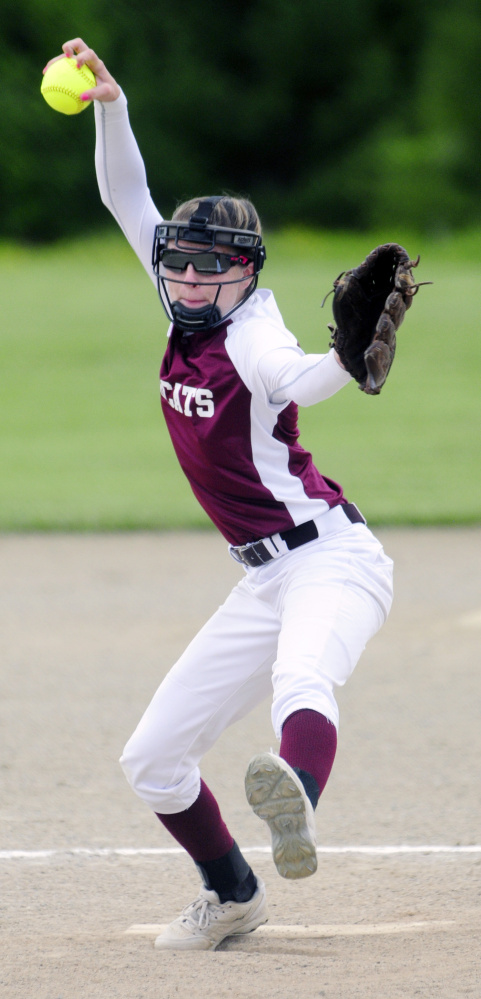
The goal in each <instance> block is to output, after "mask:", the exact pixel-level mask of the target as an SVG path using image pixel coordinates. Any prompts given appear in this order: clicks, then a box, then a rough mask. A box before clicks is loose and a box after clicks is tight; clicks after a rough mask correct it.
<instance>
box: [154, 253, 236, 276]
mask: <svg viewBox="0 0 481 999" xmlns="http://www.w3.org/2000/svg"><path fill="white" fill-rule="evenodd" d="M159 260H160V262H161V263H162V264H163V265H164V267H166V268H167V270H169V271H177V272H178V273H179V274H180V273H181V272H182V271H185V270H186V268H187V267H188V266H189V264H192V266H193V268H194V270H195V271H197V273H198V274H226V273H227V271H228V270H230V268H231V267H235V266H236V264H239V265H240V266H241V267H246V266H247V264H249V263H250V262H251V261H250V257H246V256H244V254H238V255H237V256H231V254H230V253H216V252H215V251H214V250H212V251H211V252H210V253H202V252H200V253H184V251H183V250H169V249H165V250H161V251H160V253H159Z"/></svg>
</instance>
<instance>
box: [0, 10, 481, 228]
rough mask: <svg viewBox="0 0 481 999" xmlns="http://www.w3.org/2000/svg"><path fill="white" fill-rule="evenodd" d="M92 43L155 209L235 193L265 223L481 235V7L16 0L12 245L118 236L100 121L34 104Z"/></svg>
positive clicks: (3, 48)
mask: <svg viewBox="0 0 481 999" xmlns="http://www.w3.org/2000/svg"><path fill="white" fill-rule="evenodd" d="M75 35H81V36H82V37H83V38H84V39H85V40H86V41H87V42H88V43H89V44H90V45H92V47H93V48H95V49H96V50H97V52H98V53H99V54H100V55H101V57H102V58H103V59H104V60H105V62H106V63H107V65H108V66H109V68H110V69H111V71H112V73H113V74H114V76H116V77H117V79H118V80H119V82H120V83H121V85H122V86H123V88H124V90H125V92H126V94H127V96H128V98H129V106H130V116H131V120H132V124H133V127H134V130H135V133H136V136H137V139H138V142H139V145H140V148H141V151H142V154H143V156H144V159H145V162H146V166H147V172H148V177H149V182H150V186H151V190H152V194H153V197H154V200H155V201H156V203H157V204H158V206H159V208H160V209H161V211H163V212H164V214H166V215H169V214H170V213H171V212H172V211H173V208H174V205H175V204H176V202H177V201H179V200H183V199H184V198H187V197H191V196H194V195H196V194H199V193H204V194H205V193H216V192H220V191H228V192H232V193H238V194H245V195H247V196H250V197H252V199H253V200H254V201H255V203H256V205H257V207H258V209H259V211H260V214H261V216H262V218H263V221H264V223H265V225H267V226H268V227H269V228H271V229H273V228H276V227H279V226H284V225H286V224H289V225H290V224H302V225H309V226H322V227H327V228H331V229H332V228H334V229H335V228H347V229H359V230H367V229H370V228H375V227H379V226H380V225H383V226H395V225H396V224H402V225H403V226H408V227H410V228H412V229H413V230H419V231H422V232H425V233H429V234H432V235H436V234H437V233H440V234H444V233H446V232H451V231H452V230H453V229H456V228H462V227H465V226H467V225H477V224H479V223H480V222H481V170H480V165H479V164H480V160H481V130H480V126H479V119H480V93H481V4H480V2H479V0H431V2H430V3H429V4H427V3H426V4H420V3H419V2H417V0H390V2H389V3H386V0H362V2H361V0H339V2H338V3H337V4H328V3H324V2H322V0H301V2H299V0H297V2H296V0H228V2H227V3H219V2H218V0H203V2H202V3H194V2H189V0H187V2H186V3H184V4H176V3H172V2H171V0H168V2H167V0H157V2H155V0H137V2H135V3H127V2H117V3H114V4H112V3H107V2H106V0H83V3H82V4H81V7H80V10H79V13H78V15H77V16H75V17H74V16H73V15H72V14H71V13H70V11H69V10H68V9H67V6H66V5H65V4H64V2H63V0H18V2H17V3H16V4H14V3H11V0H6V3H5V4H4V5H3V7H2V32H1V38H0V66H1V69H2V81H3V101H2V113H1V134H2V156H1V162H0V235H1V236H2V237H3V238H5V237H7V238H14V239H22V240H37V241H50V240H54V239H57V238H59V237H62V236H73V235H76V234H81V233H83V232H86V231H88V230H92V229H93V228H95V229H99V228H100V227H101V226H106V225H109V224H110V221H109V218H108V216H107V213H102V209H101V207H100V204H99V197H98V193H97V187H96V182H95V174H94V166H93V133H94V126H93V115H92V109H91V108H90V109H87V111H85V112H84V113H83V114H81V115H79V116H74V117H73V118H68V117H65V116H63V115H59V114H56V113H55V112H53V111H52V110H51V109H50V108H49V107H48V106H47V105H46V104H45V102H44V101H43V100H42V98H41V96H40V83H41V71H42V67H43V66H44V65H45V62H46V61H47V60H48V59H49V58H51V57H52V56H53V55H56V54H57V53H58V52H59V51H60V46H61V44H62V42H63V41H65V40H67V39H69V38H72V37H74V36H75Z"/></svg>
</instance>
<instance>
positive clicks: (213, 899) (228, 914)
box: [155, 878, 267, 950]
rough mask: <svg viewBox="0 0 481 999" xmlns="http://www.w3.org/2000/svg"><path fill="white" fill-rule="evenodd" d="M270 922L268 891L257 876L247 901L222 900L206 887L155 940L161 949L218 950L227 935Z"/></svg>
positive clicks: (250, 930) (237, 933) (243, 931)
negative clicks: (251, 894)
mask: <svg viewBox="0 0 481 999" xmlns="http://www.w3.org/2000/svg"><path fill="white" fill-rule="evenodd" d="M266 922H267V900H266V890H265V887H264V884H263V882H262V881H261V880H260V878H257V890H256V891H255V893H254V895H253V896H252V898H251V899H250V900H249V901H248V902H220V901H219V896H218V894H217V892H215V891H209V890H208V889H207V888H205V886H203V887H202V888H201V889H200V892H199V895H198V896H197V898H196V899H195V901H194V902H191V903H190V905H187V906H186V907H185V909H184V910H183V912H182V913H181V914H180V916H179V917H178V919H174V922H173V923H170V925H169V926H167V928H166V929H165V930H164V932H163V933H161V934H160V936H158V937H157V939H156V941H155V947H157V948H158V949H159V950H215V949H216V947H218V946H219V944H220V943H222V941H223V940H225V938H226V937H234V936H238V935H239V934H242V933H252V930H255V929H257V927H258V926H260V925H261V923H266Z"/></svg>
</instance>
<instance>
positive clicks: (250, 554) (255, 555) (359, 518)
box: [230, 503, 366, 569]
mask: <svg viewBox="0 0 481 999" xmlns="http://www.w3.org/2000/svg"><path fill="white" fill-rule="evenodd" d="M331 509H333V510H342V512H343V513H344V514H345V515H346V517H347V519H348V520H350V521H351V524H365V523H366V520H365V518H364V517H363V515H362V513H361V512H360V510H358V508H357V506H356V505H355V504H354V503H339V504H338V505H337V506H335V507H331ZM325 516H328V513H327V514H325ZM278 536H279V537H280V538H282V540H283V541H284V542H285V544H286V545H287V547H288V549H289V551H293V549H294V548H300V547H301V545H305V544H307V542H308V541H315V540H316V538H318V537H319V531H318V529H317V525H316V523H315V521H314V520H308V521H307V523H305V524H299V526H298V527H291V528H289V530H288V531H279V535H278ZM269 540H270V541H271V542H272V544H274V541H273V539H272V536H271V537H270V539H269ZM274 547H275V544H274ZM230 553H231V555H232V557H233V558H235V560H236V561H237V562H243V563H244V565H250V566H251V567H252V568H254V569H255V568H257V567H258V566H259V565H265V563H266V562H271V561H272V559H273V558H275V557H276V556H275V555H273V554H272V553H271V552H270V551H269V549H268V548H267V547H266V545H265V544H264V541H252V542H251V543H250V544H247V545H239V547H238V548H234V547H231V548H230ZM279 554H281V553H279Z"/></svg>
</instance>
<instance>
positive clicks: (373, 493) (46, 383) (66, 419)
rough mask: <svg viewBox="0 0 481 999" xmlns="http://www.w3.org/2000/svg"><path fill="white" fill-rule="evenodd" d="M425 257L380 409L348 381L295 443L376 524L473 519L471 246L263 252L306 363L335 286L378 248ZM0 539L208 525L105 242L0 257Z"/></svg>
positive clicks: (122, 271)
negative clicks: (3, 534) (180, 463)
mask: <svg viewBox="0 0 481 999" xmlns="http://www.w3.org/2000/svg"><path fill="white" fill-rule="evenodd" d="M388 239H397V240H399V241H400V242H402V243H404V245H406V246H407V249H408V250H409V252H410V253H411V254H412V255H413V256H415V255H416V254H417V253H418V252H420V253H421V264H420V267H419V270H418V272H417V273H418V277H419V280H432V281H434V285H433V286H432V287H426V288H422V289H421V290H420V292H419V294H418V296H417V298H416V299H415V301H414V303H413V307H412V309H411V311H410V312H409V313H408V314H407V317H406V320H405V323H404V325H403V326H402V327H401V330H400V332H399V334H398V349H397V354H396V360H395V363H394V366H393V368H392V370H391V373H390V376H389V380H388V382H387V384H386V386H385V388H384V390H383V392H382V394H381V395H380V396H378V397H367V396H365V395H364V394H363V393H361V392H359V391H358V389H357V387H356V385H355V384H354V383H352V384H350V385H349V386H347V388H345V389H344V390H343V391H342V392H340V393H338V395H337V396H335V397H334V398H333V399H331V400H328V401H327V402H325V403H323V404H321V405H319V406H316V407H311V408H310V409H306V410H302V411H301V413H300V426H301V441H302V443H303V444H304V446H305V447H307V448H308V449H309V450H311V451H312V452H313V454H314V457H315V459H316V463H317V464H318V466H319V468H320V470H321V471H322V472H323V473H324V474H326V475H327V476H329V477H331V478H334V479H336V480H337V481H340V482H341V483H342V484H343V486H344V490H345V493H346V495H347V497H348V498H349V499H350V500H353V501H355V502H356V503H357V504H358V506H360V507H361V509H362V510H363V511H364V513H365V514H366V516H367V517H368V520H369V522H370V523H372V524H455V523H479V522H481V472H480V462H479V458H478V455H479V438H480V433H479V427H480V417H479V388H478V380H479V378H480V375H481V337H480V335H479V302H478V290H479V285H480V279H479V259H480V256H481V233H471V234H465V235H464V236H458V237H451V238H445V239H444V240H439V239H438V240H436V241H434V240H428V239H426V238H421V239H420V238H419V237H417V238H413V237H410V236H408V235H406V234H403V233H394V234H393V233H389V234H388V233H375V234H372V235H371V236H370V237H366V236H363V237H361V236H352V235H350V234H339V233H337V234H329V233H326V234H323V233H309V232H295V233H290V234H286V233H285V234H282V235H275V236H272V237H270V238H269V237H268V238H267V252H268V260H267V265H266V267H265V269H264V271H263V273H262V275H261V277H262V282H261V284H262V285H264V286H266V287H271V288H272V289H273V290H274V291H275V294H276V297H277V301H278V304H279V306H280V308H281V311H282V312H283V315H284V318H285V321H286V324H287V325H288V326H289V328H290V329H291V330H292V331H293V332H294V333H295V334H296V336H297V337H298V339H299V342H300V343H301V345H302V346H303V348H304V350H306V351H308V352H310V351H322V352H323V351H325V350H327V347H328V342H329V332H328V330H327V323H328V322H329V321H330V319H331V316H332V313H331V306H330V300H328V301H327V303H326V305H325V307H324V309H323V310H321V308H320V303H321V301H322V299H323V297H324V295H325V293H326V292H327V291H328V290H329V289H330V287H331V286H332V281H333V279H334V278H335V277H336V276H337V274H338V273H339V272H340V271H341V270H343V269H346V268H348V267H350V266H354V265H355V264H357V263H358V262H359V261H360V260H361V259H362V258H363V257H364V256H365V254H366V252H367V251H369V250H370V249H372V247H373V246H374V245H376V243H377V242H380V241H381V242H384V241H387V240H388ZM0 286H1V300H2V313H3V316H2V334H1V369H2V375H1V381H2V390H1V399H0V419H1V428H2V432H1V440H0V452H1V454H0V463H1V476H0V530H3V531H23V530H116V529H121V530H123V529H148V528H155V529H172V528H198V527H205V526H208V521H207V518H206V517H205V516H204V514H203V512H202V511H201V510H200V509H199V507H198V506H197V503H196V501H195V500H194V498H193V496H192V495H191V493H190V489H189V487H188V485H187V482H186V480H185V479H184V478H183V476H182V473H181V472H180V470H179V469H178V467H177V464H176V460H175V457H174V454H173V451H172V447H171V444H170V441H169V438H168V436H167V433H166V431H165V428H164V425H163V420H162V415H161V410H160V404H159V391H158V369H159V365H160V360H161V357H162V353H163V350H164V344H165V333H166V329H167V321H166V319H165V317H164V314H163V312H162V310H161V307H160V304H159V302H158V300H157V293H156V291H155V289H154V286H153V285H150V283H149V280H148V278H147V277H146V275H145V273H144V272H143V270H142V268H141V266H140V264H139V263H138V262H137V261H136V259H135V257H134V255H133V254H132V251H131V250H130V248H129V247H128V246H127V245H126V244H125V243H124V241H123V239H122V237H121V236H120V235H117V234H112V235H110V234H109V235H106V236H102V237H98V238H96V239H92V240H91V241H82V242H76V243H72V244H69V243H65V245H61V246H58V245H57V246H55V247H53V248H39V247H26V248H23V247H18V246H11V245H3V246H0Z"/></svg>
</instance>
